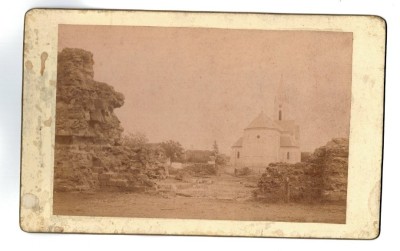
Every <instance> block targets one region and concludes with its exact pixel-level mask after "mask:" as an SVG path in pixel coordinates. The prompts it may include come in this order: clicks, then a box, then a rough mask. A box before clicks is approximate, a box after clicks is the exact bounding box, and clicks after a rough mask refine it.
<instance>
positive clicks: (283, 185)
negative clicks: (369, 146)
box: [255, 138, 349, 203]
mask: <svg viewBox="0 0 400 251" xmlns="http://www.w3.org/2000/svg"><path fill="white" fill-rule="evenodd" d="M348 147H349V142H348V139H344V138H336V139H332V140H331V141H329V142H328V143H327V144H326V145H325V146H322V147H320V148H318V149H316V150H315V151H314V153H313V154H312V155H311V156H310V158H309V159H308V160H307V161H306V162H299V163H296V164H288V163H271V164H270V165H269V166H268V167H267V168H266V170H265V172H264V173H263V175H262V177H261V178H260V181H259V183H258V189H257V190H256V191H255V196H256V197H258V198H262V199H265V200H267V201H291V202H328V201H329V202H339V203H346V195H347V169H348V154H349V151H348Z"/></svg>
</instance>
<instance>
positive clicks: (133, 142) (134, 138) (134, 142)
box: [122, 132, 149, 148]
mask: <svg viewBox="0 0 400 251" xmlns="http://www.w3.org/2000/svg"><path fill="white" fill-rule="evenodd" d="M148 142H149V140H148V138H147V136H146V135H145V134H144V133H142V132H135V133H128V134H126V135H124V136H123V137H122V144H123V145H126V146H130V147H133V148H142V147H143V146H145V145H146V144H147V143H148Z"/></svg>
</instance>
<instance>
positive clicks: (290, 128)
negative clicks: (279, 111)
mask: <svg viewBox="0 0 400 251" xmlns="http://www.w3.org/2000/svg"><path fill="white" fill-rule="evenodd" d="M276 123H277V124H278V125H279V127H280V128H281V129H282V131H284V132H290V133H294V132H295V130H296V123H295V122H294V120H276Z"/></svg>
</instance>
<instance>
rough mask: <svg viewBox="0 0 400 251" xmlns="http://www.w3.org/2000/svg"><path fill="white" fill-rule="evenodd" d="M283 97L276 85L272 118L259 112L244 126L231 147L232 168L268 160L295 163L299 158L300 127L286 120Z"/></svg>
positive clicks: (254, 165)
mask: <svg viewBox="0 0 400 251" xmlns="http://www.w3.org/2000/svg"><path fill="white" fill-rule="evenodd" d="M286 111H287V100H286V97H285V95H283V94H282V87H281V86H280V88H279V92H278V95H277V96H276V97H275V102H274V116H273V118H274V119H271V118H270V117H269V116H267V115H266V114H265V113H264V112H261V113H260V114H259V115H258V116H257V117H256V118H255V119H254V120H253V121H251V123H250V124H249V125H248V126H247V127H246V128H244V130H243V135H242V136H241V137H240V138H239V139H238V140H237V141H236V142H235V143H234V144H233V145H232V147H231V158H230V162H231V165H233V166H234V167H254V168H255V167H266V166H268V165H269V163H272V162H286V163H296V162H300V160H301V152H300V145H299V142H300V128H299V126H298V125H297V124H296V122H295V121H294V120H289V119H286V115H287V114H286Z"/></svg>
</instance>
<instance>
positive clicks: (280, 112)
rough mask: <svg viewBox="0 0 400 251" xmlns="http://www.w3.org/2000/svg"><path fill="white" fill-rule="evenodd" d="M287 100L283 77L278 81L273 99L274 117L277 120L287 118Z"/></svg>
mask: <svg viewBox="0 0 400 251" xmlns="http://www.w3.org/2000/svg"><path fill="white" fill-rule="evenodd" d="M287 115H288V100H287V97H286V93H285V88H284V84H283V77H282V75H281V79H280V81H279V85H278V90H277V94H276V96H275V100H274V119H275V120H278V121H282V120H287V119H288V116H287Z"/></svg>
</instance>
